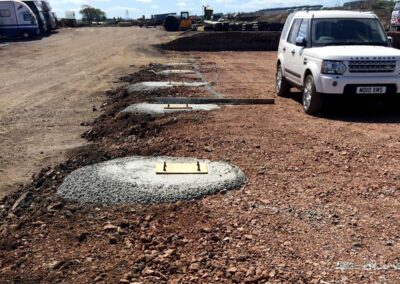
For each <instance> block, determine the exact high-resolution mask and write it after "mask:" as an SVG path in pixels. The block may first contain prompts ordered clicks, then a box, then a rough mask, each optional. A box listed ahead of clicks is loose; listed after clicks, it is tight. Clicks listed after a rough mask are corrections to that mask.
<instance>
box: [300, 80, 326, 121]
mask: <svg viewBox="0 0 400 284" xmlns="http://www.w3.org/2000/svg"><path fill="white" fill-rule="evenodd" d="M303 108H304V112H305V113H306V114H317V113H318V112H320V111H321V109H322V100H321V95H320V94H318V93H317V91H316V89H315V83H314V77H313V76H312V75H311V74H310V75H308V76H307V77H306V80H305V81H304V89H303Z"/></svg>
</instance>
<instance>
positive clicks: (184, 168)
mask: <svg viewBox="0 0 400 284" xmlns="http://www.w3.org/2000/svg"><path fill="white" fill-rule="evenodd" d="M156 173H157V174H164V175H168V174H208V169H207V164H205V163H200V162H197V163H167V162H164V163H160V164H156Z"/></svg>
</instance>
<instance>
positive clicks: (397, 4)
mask: <svg viewBox="0 0 400 284" xmlns="http://www.w3.org/2000/svg"><path fill="white" fill-rule="evenodd" d="M393 10H394V11H399V10H400V2H396V5H394V9H393Z"/></svg>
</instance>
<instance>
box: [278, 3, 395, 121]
mask: <svg viewBox="0 0 400 284" xmlns="http://www.w3.org/2000/svg"><path fill="white" fill-rule="evenodd" d="M399 61H400V50H397V49H394V48H392V47H391V39H390V38H388V37H387V35H386V33H385V31H384V29H383V27H382V25H381V23H380V21H379V19H378V17H377V16H376V15H375V14H373V13H369V12H352V11H302V12H296V13H293V14H291V15H289V17H288V19H287V21H286V24H285V26H284V28H283V31H282V35H281V39H280V43H279V50H278V61H277V72H276V91H277V95H278V96H286V95H287V94H288V93H289V92H290V88H291V87H298V88H300V89H302V90H303V106H304V111H305V112H306V113H308V114H314V113H317V112H318V111H320V110H321V109H322V99H321V96H323V95H324V94H341V95H343V94H345V95H347V94H358V95H366V94H382V95H389V94H399V93H400V64H399Z"/></svg>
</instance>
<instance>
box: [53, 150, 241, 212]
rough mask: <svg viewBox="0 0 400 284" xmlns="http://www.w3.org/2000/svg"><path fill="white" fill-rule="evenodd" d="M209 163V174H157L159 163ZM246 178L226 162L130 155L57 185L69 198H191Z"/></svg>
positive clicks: (75, 174)
mask: <svg viewBox="0 0 400 284" xmlns="http://www.w3.org/2000/svg"><path fill="white" fill-rule="evenodd" d="M165 161H166V162H167V163H171V162H176V163H196V162H197V161H200V162H201V163H206V164H207V167H208V172H209V173H208V174H204V175H201V174H200V175H196V174H193V175H192V174H177V175H157V174H156V171H155V166H156V164H157V163H163V162H165ZM245 180H246V177H245V175H244V173H243V172H242V171H241V170H240V169H239V168H237V167H235V166H232V165H230V164H228V163H225V162H212V161H209V160H197V159H193V158H171V157H127V158H121V159H116V160H111V161H108V162H104V163H100V164H96V165H92V166H87V167H84V168H81V169H78V170H76V171H74V172H72V173H71V174H70V175H69V176H68V177H67V178H66V179H65V180H64V183H63V184H62V185H61V186H60V188H59V189H58V191H57V192H58V194H59V195H60V196H61V197H63V198H65V199H67V200H70V201H76V202H81V203H94V204H102V205H120V204H132V203H160V202H175V201H177V200H192V199H196V198H200V197H202V196H204V195H208V194H214V193H217V192H219V191H221V190H229V189H235V188H239V187H240V186H241V185H242V184H243V183H244V182H245Z"/></svg>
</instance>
